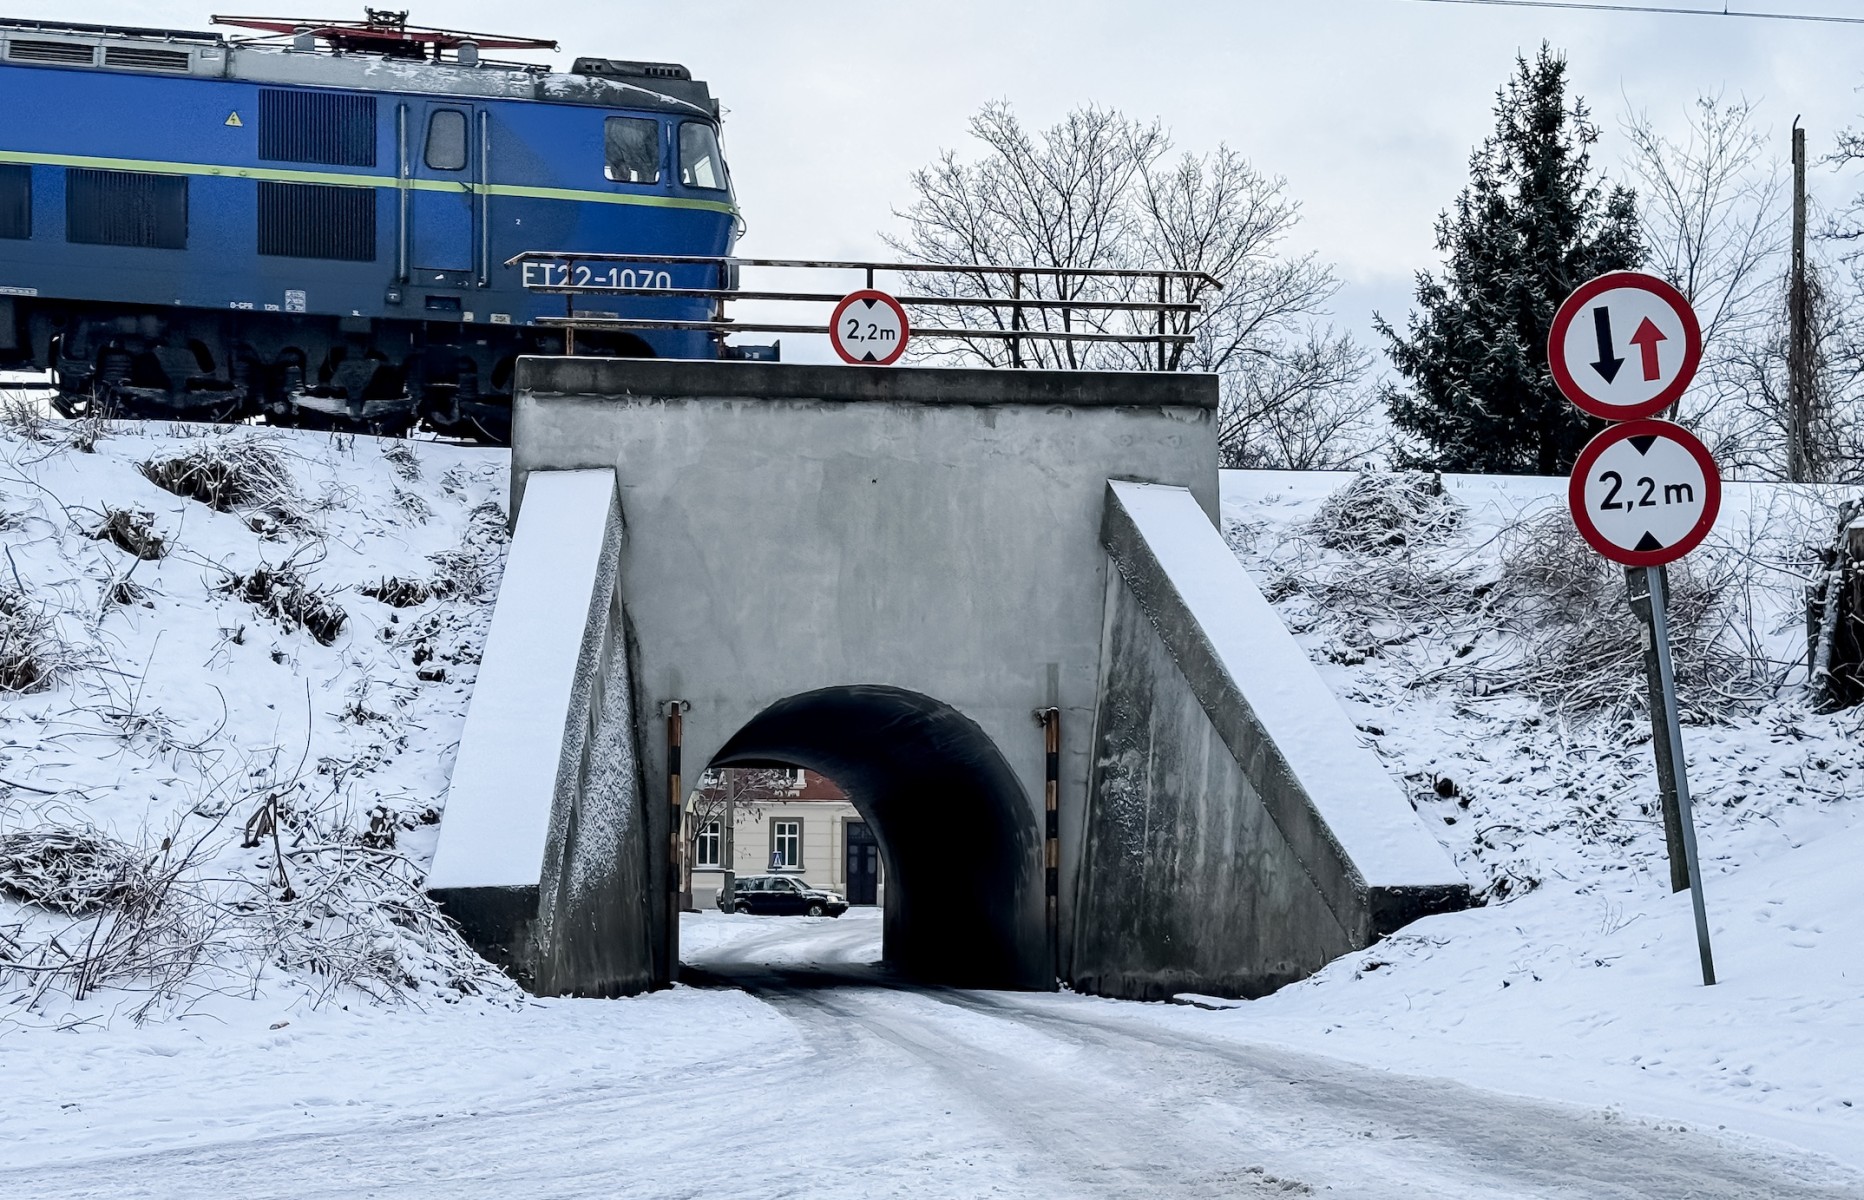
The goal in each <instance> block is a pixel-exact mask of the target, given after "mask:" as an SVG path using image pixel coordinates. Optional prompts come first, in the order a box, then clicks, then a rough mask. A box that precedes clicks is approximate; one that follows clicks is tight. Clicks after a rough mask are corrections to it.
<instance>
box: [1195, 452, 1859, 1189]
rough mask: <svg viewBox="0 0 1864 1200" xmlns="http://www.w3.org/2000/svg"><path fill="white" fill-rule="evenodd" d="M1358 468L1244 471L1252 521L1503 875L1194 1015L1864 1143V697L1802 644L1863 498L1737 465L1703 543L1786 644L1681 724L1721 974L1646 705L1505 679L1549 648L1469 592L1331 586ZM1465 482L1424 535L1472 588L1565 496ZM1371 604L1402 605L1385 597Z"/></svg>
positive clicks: (1404, 766) (1831, 1150) (1463, 831)
mask: <svg viewBox="0 0 1864 1200" xmlns="http://www.w3.org/2000/svg"><path fill="white" fill-rule="evenodd" d="M1348 478H1349V477H1345V476H1339V475H1287V474H1271V473H1231V474H1228V475H1226V477H1225V479H1224V491H1223V505H1224V507H1223V512H1224V517H1225V522H1226V525H1227V527H1228V531H1229V533H1230V536H1231V539H1232V542H1233V544H1235V545H1237V546H1238V548H1239V553H1240V554H1241V556H1242V558H1243V560H1244V562H1245V565H1247V566H1249V567H1250V569H1251V571H1252V573H1254V574H1256V575H1257V577H1258V578H1259V579H1260V580H1262V581H1263V582H1264V583H1265V586H1267V587H1269V588H1270V589H1271V592H1272V593H1273V594H1277V595H1280V596H1281V597H1283V598H1282V600H1281V603H1280V606H1279V607H1280V609H1281V611H1282V613H1283V615H1284V617H1285V618H1286V619H1287V620H1288V621H1289V623H1290V624H1291V625H1292V626H1294V627H1295V628H1296V629H1297V631H1298V633H1299V636H1300V637H1301V639H1302V640H1303V641H1304V643H1305V644H1307V645H1308V647H1309V649H1310V651H1311V652H1312V655H1313V657H1314V658H1315V660H1316V661H1317V662H1319V663H1321V664H1322V669H1323V672H1324V673H1325V674H1326V675H1327V677H1328V679H1329V681H1330V682H1331V683H1332V684H1333V686H1334V689H1335V691H1336V693H1337V694H1338V695H1340V696H1341V698H1342V700H1343V701H1344V703H1345V704H1346V705H1347V707H1348V710H1349V712H1351V714H1352V715H1353V716H1354V717H1355V719H1356V720H1357V721H1358V722H1359V724H1360V727H1361V729H1362V730H1363V731H1365V733H1366V736H1367V738H1368V740H1369V741H1370V742H1371V743H1372V744H1373V745H1374V746H1375V747H1376V748H1377V749H1378V751H1379V753H1380V754H1381V756H1383V758H1384V759H1385V761H1386V764H1387V766H1388V768H1389V769H1390V771H1391V772H1392V774H1393V775H1394V776H1396V777H1399V778H1400V779H1402V780H1403V781H1405V783H1406V785H1407V791H1409V792H1410V794H1411V795H1412V797H1413V800H1414V803H1415V804H1416V806H1417V807H1418V808H1419V810H1420V811H1421V812H1422V813H1423V814H1424V815H1425V818H1426V820H1428V821H1430V822H1431V823H1432V824H1433V825H1434V826H1435V827H1436V829H1437V833H1438V837H1439V838H1440V840H1442V841H1443V842H1444V844H1445V845H1446V846H1448V847H1449V848H1450V849H1451V850H1452V851H1453V852H1454V853H1455V854H1456V856H1457V858H1458V860H1459V862H1460V863H1461V865H1462V866H1463V868H1464V870H1465V871H1466V872H1467V873H1468V875H1469V876H1470V878H1471V880H1472V882H1475V883H1477V884H1478V885H1481V886H1486V887H1487V889H1488V892H1489V898H1490V900H1491V903H1490V904H1489V906H1488V907H1484V908H1478V909H1474V910H1472V911H1469V912H1465V913H1459V914H1454V915H1449V916H1443V917H1437V918H1432V919H1430V920H1426V921H1422V922H1419V923H1417V924H1416V925H1413V926H1411V927H1410V928H1408V929H1405V930H1403V931H1401V932H1400V933H1399V934H1397V935H1396V936H1394V937H1392V938H1389V939H1387V940H1386V941H1385V942H1383V943H1381V944H1379V945H1378V946H1375V947H1373V948H1372V949H1370V950H1368V951H1366V952H1364V953H1361V954H1356V955H1352V956H1349V957H1347V958H1345V959H1342V960H1340V961H1338V962H1336V963H1334V964H1333V965H1332V966H1330V967H1328V968H1327V969H1326V970H1324V971H1322V972H1321V973H1320V974H1319V975H1316V976H1315V977H1313V978H1311V979H1309V980H1307V981H1305V982H1303V983H1300V984H1296V985H1294V986H1292V987H1289V988H1286V989H1284V990H1283V991H1281V992H1280V993H1278V994H1276V995H1274V996H1271V997H1269V998H1267V999H1264V1000H1261V1001H1258V1002H1255V1003H1252V1004H1247V1005H1243V1006H1241V1007H1239V1008H1237V1009H1235V1010H1233V1011H1230V1012H1225V1013H1221V1014H1211V1015H1210V1016H1209V1017H1208V1018H1205V1017H1203V1016H1201V1015H1200V1016H1180V1017H1179V1018H1177V1019H1179V1020H1182V1021H1189V1022H1190V1023H1192V1024H1194V1025H1196V1026H1197V1027H1199V1028H1209V1029H1211V1030H1222V1031H1223V1034H1224V1036H1234V1037H1242V1038H1249V1039H1271V1040H1275V1041H1278V1042H1281V1043H1284V1044H1287V1045H1294V1046H1301V1047H1304V1048H1308V1049H1313V1050H1317V1051H1322V1052H1325V1053H1329V1054H1337V1055H1342V1056H1347V1057H1351V1058H1354V1059H1356V1060H1359V1061H1362V1062H1367V1063H1375V1064H1379V1065H1383V1066H1389V1067H1392V1068H1395V1069H1399V1070H1406V1071H1418V1072H1428V1073H1431V1074H1441V1075H1445V1076H1448V1077H1450V1078H1455V1079H1460V1080H1464V1081H1467V1082H1469V1083H1472V1084H1476V1085H1478V1086H1482V1087H1489V1088H1495V1089H1498V1090H1502V1091H1507V1092H1511V1093H1515V1094H1520V1095H1532V1096H1546V1097H1553V1098H1558V1099H1561V1100H1567V1101H1571V1102H1574V1103H1579V1104H1585V1105H1591V1106H1601V1107H1604V1106H1610V1107H1614V1108H1617V1109H1621V1110H1623V1111H1626V1112H1633V1113H1643V1114H1647V1115H1653V1116H1670V1117H1676V1118H1681V1119H1683V1120H1685V1121H1687V1122H1689V1123H1691V1124H1693V1125H1699V1126H1704V1127H1710V1126H1712V1127H1716V1128H1727V1129H1731V1130H1742V1131H1746V1132H1749V1133H1754V1134H1759V1135H1763V1136H1771V1137H1778V1138H1780V1139H1782V1140H1786V1141H1790V1142H1793V1143H1795V1144H1798V1145H1801V1146H1805V1147H1808V1148H1812V1149H1816V1150H1819V1151H1822V1152H1824V1153H1828V1154H1832V1155H1836V1156H1839V1157H1841V1158H1844V1159H1846V1160H1848V1161H1850V1162H1852V1163H1854V1164H1857V1165H1860V1166H1864V937H1860V935H1859V933H1858V926H1857V924H1856V914H1858V913H1859V912H1864V871H1860V870H1859V869H1858V866H1857V864H1858V863H1859V862H1860V861H1864V820H1861V819H1860V818H1861V817H1864V793H1861V791H1860V784H1861V783H1864V760H1861V759H1860V753H1859V747H1860V731H1861V730H1864V719H1861V718H1864V714H1860V713H1858V712H1851V713H1844V714H1838V715H1835V716H1819V715H1815V714H1812V713H1810V712H1808V711H1807V710H1806V708H1805V706H1804V703H1803V700H1802V698H1801V696H1800V694H1799V690H1798V685H1799V684H1800V682H1802V681H1803V675H1804V672H1803V669H1795V668H1794V667H1793V666H1792V663H1793V661H1794V660H1795V659H1800V658H1802V656H1803V653H1804V639H1805V634H1804V624H1803V621H1804V617H1803V610H1801V609H1799V608H1798V607H1797V605H1798V603H1799V602H1800V601H1799V597H1800V596H1801V595H1802V592H1801V590H1800V589H1801V587H1802V580H1801V577H1800V575H1799V574H1797V573H1796V570H1795V558H1796V554H1797V552H1798V551H1801V550H1803V548H1804V542H1805V539H1807V538H1822V537H1825V536H1828V535H1829V534H1830V533H1831V532H1832V528H1833V527H1832V526H1831V524H1830V521H1829V518H1828V517H1827V515H1826V514H1827V512H1829V508H1828V507H1827V504H1828V503H1829V501H1830V500H1832V499H1835V497H1832V496H1826V497H1819V496H1816V495H1812V494H1809V493H1808V494H1800V495H1794V494H1791V493H1788V492H1786V491H1784V490H1783V489H1778V488H1772V487H1762V486H1756V485H1742V484H1735V485H1731V486H1730V488H1729V495H1728V498H1727V503H1726V506H1725V507H1724V510H1723V516H1722V519H1721V522H1720V524H1719V526H1718V531H1717V534H1716V535H1715V537H1714V539H1713V540H1712V541H1711V543H1710V544H1709V545H1708V546H1706V547H1705V548H1704V549H1703V550H1701V551H1699V552H1698V553H1697V556H1695V559H1694V560H1692V565H1694V566H1695V567H1696V568H1697V569H1698V570H1699V571H1701V572H1702V573H1703V574H1705V575H1718V574H1726V575H1729V576H1730V577H1732V578H1734V579H1735V580H1736V581H1737V585H1731V586H1730V587H1729V588H1728V592H1729V595H1730V601H1731V604H1732V605H1733V606H1734V607H1735V608H1736V615H1737V617H1738V621H1739V629H1738V630H1737V631H1736V632H1737V633H1741V634H1747V633H1751V634H1752V636H1753V637H1754V639H1755V641H1756V643H1757V644H1758V645H1759V646H1760V647H1761V648H1762V649H1763V650H1764V651H1766V653H1767V655H1768V657H1769V658H1771V659H1772V660H1773V661H1774V663H1775V664H1777V666H1776V670H1777V673H1778V674H1777V678H1776V680H1775V681H1774V682H1775V683H1777V684H1778V685H1779V686H1778V687H1777V694H1776V692H1775V689H1774V688H1772V687H1770V688H1768V689H1766V691H1767V695H1765V696H1764V697H1763V698H1762V699H1761V701H1760V702H1759V703H1758V704H1756V705H1754V706H1753V707H1752V708H1751V710H1746V711H1741V710H1737V712H1736V713H1735V714H1734V715H1731V716H1730V717H1728V718H1727V719H1726V720H1725V721H1723V722H1722V723H1718V724H1709V725H1703V724H1694V725H1688V726H1685V728H1684V731H1683V739H1684V745H1685V751H1686V754H1687V757H1688V762H1689V773H1690V779H1691V787H1692V791H1693V794H1694V797H1695V809H1696V818H1697V823H1698V826H1699V829H1700V840H1701V852H1702V857H1703V864H1704V884H1705V892H1704V894H1705V896H1706V898H1707V904H1708V911H1709V916H1710V925H1711V931H1712V936H1713V940H1714V947H1715V961H1716V969H1717V974H1718V976H1719V978H1720V982H1719V983H1718V984H1717V986H1715V987H1713V988H1705V987H1703V986H1702V984H1701V977H1700V974H1699V967H1698V960H1697V954H1696V944H1695V931H1694V924H1693V920H1692V917H1691V913H1690V908H1689V902H1688V897H1687V895H1686V894H1684V895H1672V894H1671V892H1670V888H1669V880H1668V874H1667V866H1666V865H1665V859H1664V858H1663V835H1662V829H1661V825H1660V823H1659V819H1658V817H1657V815H1656V809H1655V801H1656V784H1655V779H1654V769H1653V767H1652V763H1651V751H1650V747H1649V744H1648V742H1647V741H1646V740H1645V739H1646V738H1647V737H1648V724H1647V722H1646V720H1645V718H1643V717H1642V716H1641V715H1632V716H1630V717H1628V718H1627V719H1623V720H1618V721H1614V720H1610V719H1595V720H1590V721H1586V720H1580V719H1578V718H1574V719H1572V720H1570V721H1568V720H1563V719H1562V718H1561V717H1560V716H1559V715H1558V714H1557V713H1549V711H1548V707H1547V706H1546V705H1545V704H1544V703H1543V702H1539V701H1536V700H1534V699H1531V698H1525V697H1523V696H1522V695H1520V694H1519V693H1518V692H1515V691H1511V690H1510V689H1508V688H1507V687H1505V686H1501V685H1502V684H1504V683H1506V682H1507V681H1510V680H1512V679H1516V678H1518V677H1519V674H1518V673H1517V672H1515V671H1513V670H1512V669H1511V664H1512V663H1514V662H1516V661H1517V659H1518V656H1519V655H1521V654H1522V653H1530V654H1531V653H1534V652H1535V648H1533V647H1526V648H1524V647H1523V646H1521V645H1520V644H1519V639H1515V638H1510V637H1509V636H1507V635H1505V634H1502V633H1499V632H1496V624H1497V622H1496V621H1495V620H1494V619H1493V616H1492V614H1490V613H1485V612H1483V611H1480V610H1465V609H1459V608H1458V606H1457V603H1455V602H1453V601H1452V600H1451V599H1450V598H1447V597H1433V598H1432V603H1433V604H1435V605H1436V606H1437V615H1436V616H1434V617H1431V618H1428V619H1423V620H1418V619H1416V618H1415V614H1413V616H1412V619H1410V620H1407V621H1404V622H1401V623H1399V624H1400V625H1402V628H1399V627H1395V626H1394V625H1392V624H1391V623H1383V624H1382V623H1381V621H1380V620H1378V619H1376V617H1377V615H1378V614H1377V609H1378V608H1379V606H1378V605H1371V606H1366V607H1365V608H1360V607H1359V606H1356V605H1335V606H1333V607H1329V606H1328V605H1327V604H1326V603H1323V602H1322V599H1317V598H1316V597H1317V596H1321V597H1322V598H1323V599H1324V598H1327V597H1331V598H1335V599H1337V598H1338V595H1339V593H1325V592H1323V588H1322V587H1321V586H1319V585H1317V584H1316V583H1315V582H1314V581H1316V580H1318V581H1320V583H1321V584H1324V583H1325V582H1327V581H1328V580H1330V579H1336V578H1338V577H1337V576H1334V575H1332V574H1331V573H1330V572H1331V570H1333V569H1335V568H1344V569H1345V571H1346V573H1347V577H1348V578H1349V579H1350V578H1351V577H1354V576H1367V575H1369V572H1368V570H1367V567H1366V561H1367V559H1366V556H1363V555H1360V556H1354V555H1347V554H1342V553H1340V552H1337V551H1329V550H1328V549H1326V548H1324V547H1322V546H1320V545H1319V544H1318V542H1317V539H1316V537H1315V535H1314V533H1313V529H1312V525H1311V522H1312V521H1313V520H1314V518H1315V516H1316V515H1317V514H1318V512H1319V510H1320V508H1321V505H1322V504H1323V502H1324V501H1325V499H1326V497H1328V496H1329V495H1330V494H1333V493H1335V492H1336V491H1338V490H1339V489H1340V488H1341V487H1342V486H1343V485H1344V484H1345V483H1346V482H1347V480H1348ZM1444 482H1445V484H1446V494H1447V496H1448V497H1449V499H1450V500H1451V501H1453V502H1454V504H1455V505H1456V506H1457V507H1458V508H1459V509H1460V510H1461V518H1460V520H1459V521H1458V522H1457V524H1456V528H1455V529H1454V530H1453V531H1452V532H1450V533H1449V534H1447V535H1446V536H1444V537H1442V538H1440V539H1437V540H1434V541H1433V540H1430V539H1425V540H1424V541H1423V544H1421V545H1419V546H1417V547H1415V548H1414V549H1413V552H1412V553H1413V561H1412V563H1411V566H1410V567H1409V568H1407V569H1406V571H1409V570H1415V571H1417V572H1419V573H1423V574H1427V575H1428V574H1433V573H1434V574H1436V575H1438V576H1440V577H1444V578H1452V579H1460V582H1458V583H1457V585H1456V586H1457V587H1460V588H1461V589H1462V590H1463V591H1464V592H1465V593H1467V592H1469V591H1471V590H1474V589H1479V588H1482V587H1483V586H1484V585H1490V584H1494V582H1495V581H1496V580H1497V578H1498V576H1499V575H1500V572H1501V569H1502V566H1503V562H1504V560H1505V559H1508V558H1510V557H1511V556H1512V557H1513V558H1515V559H1516V560H1519V559H1520V558H1521V557H1522V556H1523V555H1525V554H1527V553H1528V552H1529V551H1528V550H1527V549H1525V548H1524V547H1523V544H1522V542H1521V541H1520V540H1519V537H1518V535H1513V534H1510V533H1508V532H1506V531H1508V530H1511V529H1519V528H1521V527H1522V526H1523V523H1524V522H1525V523H1526V527H1527V528H1529V529H1536V530H1540V529H1544V527H1538V526H1536V525H1534V520H1535V518H1536V517H1537V516H1539V515H1541V514H1544V513H1547V512H1555V513H1557V512H1558V511H1559V506H1561V505H1563V503H1564V498H1563V494H1562V490H1563V483H1561V482H1559V481H1551V480H1532V479H1517V480H1498V479H1478V478H1449V479H1446V480H1445V481H1444ZM1459 572H1461V573H1465V574H1464V575H1462V576H1459V575H1458V573H1459ZM1404 573H1406V572H1399V574H1400V575H1402V574H1404ZM1392 577H1393V576H1386V575H1382V574H1371V575H1369V578H1370V581H1372V582H1376V583H1379V584H1380V586H1384V583H1385V581H1387V580H1389V579H1390V578H1392ZM1303 580H1306V581H1308V582H1306V583H1303V582H1302V581H1303ZM1345 594H1347V595H1351V591H1350V589H1346V591H1345ZM1612 599H1613V600H1615V601H1616V611H1615V612H1614V611H1610V610H1608V611H1607V612H1606V613H1605V618H1606V619H1607V620H1623V621H1629V619H1630V618H1629V614H1628V610H1626V609H1625V608H1624V607H1623V605H1624V601H1623V600H1622V592H1620V594H1619V595H1618V596H1614V597H1612ZM1343 610H1344V611H1343ZM1366 611H1371V612H1372V613H1373V616H1374V619H1370V620H1366V619H1357V618H1363V615H1364V612H1366ZM1472 629H1482V630H1486V631H1485V632H1483V633H1482V635H1481V636H1480V637H1477V636H1474V635H1473V634H1472ZM1471 646H1473V649H1470V648H1469V647H1471ZM1420 681H1422V682H1421V683H1420ZM1688 699H1689V697H1687V696H1685V701H1687V700H1688ZM1439 780H1449V781H1452V782H1453V784H1454V789H1453V794H1452V795H1449V796H1444V795H1440V794H1439V789H1438V788H1437V787H1436V786H1434V785H1435V784H1436V783H1437V782H1438V781H1439ZM1444 790H1451V789H1447V788H1446V789H1444Z"/></svg>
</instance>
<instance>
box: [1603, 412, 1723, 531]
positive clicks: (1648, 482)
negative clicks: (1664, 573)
mask: <svg viewBox="0 0 1864 1200" xmlns="http://www.w3.org/2000/svg"><path fill="white" fill-rule="evenodd" d="M1567 501H1568V503H1569V504H1571V506H1572V509H1573V524H1574V525H1576V526H1578V527H1579V533H1580V536H1582V537H1584V538H1585V539H1586V541H1587V542H1589V543H1590V544H1591V546H1592V548H1593V549H1594V550H1597V551H1598V552H1599V553H1600V554H1603V555H1604V556H1605V557H1606V558H1609V559H1611V560H1612V561H1613V562H1621V563H1623V564H1625V565H1626V566H1628V567H1660V566H1662V565H1663V564H1664V563H1668V562H1674V561H1676V560H1677V559H1679V558H1681V557H1683V555H1685V554H1688V553H1689V552H1690V551H1691V550H1694V549H1695V548H1696V547H1697V546H1699V545H1701V544H1702V539H1703V538H1705V537H1707V536H1709V530H1710V528H1711V527H1713V526H1714V524H1715V516H1716V514H1717V513H1719V512H1720V511H1721V507H1722V477H1721V472H1719V471H1718V470H1716V467H1715V460H1714V459H1713V458H1712V457H1710V456H1709V451H1708V447H1706V446H1704V445H1703V444H1702V443H1701V442H1700V441H1699V440H1697V438H1696V436H1695V435H1694V434H1692V433H1690V432H1689V431H1688V430H1687V429H1684V428H1683V427H1682V426H1681V425H1672V424H1671V423H1670V422H1668V421H1627V422H1625V423H1624V424H1622V425H1613V426H1611V427H1610V428H1609V429H1607V430H1606V431H1605V432H1604V433H1601V434H1599V436H1597V437H1595V438H1593V439H1592V440H1591V441H1590V442H1587V443H1586V448H1585V449H1583V450H1581V451H1580V452H1579V460H1578V461H1577V462H1575V463H1574V464H1573V477H1572V478H1571V479H1570V480H1568V481H1567Z"/></svg>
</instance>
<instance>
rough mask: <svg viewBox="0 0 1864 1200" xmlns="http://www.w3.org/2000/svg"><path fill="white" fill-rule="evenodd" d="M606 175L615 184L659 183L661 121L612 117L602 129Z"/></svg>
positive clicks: (645, 118)
mask: <svg viewBox="0 0 1864 1200" xmlns="http://www.w3.org/2000/svg"><path fill="white" fill-rule="evenodd" d="M602 150H603V157H604V159H605V160H606V162H605V165H604V167H603V174H605V175H606V176H608V178H610V179H612V180H614V181H615V182H616V183H659V182H660V122H658V121H655V120H652V119H650V118H647V117H610V118H609V119H608V120H607V121H606V122H604V123H603V127H602Z"/></svg>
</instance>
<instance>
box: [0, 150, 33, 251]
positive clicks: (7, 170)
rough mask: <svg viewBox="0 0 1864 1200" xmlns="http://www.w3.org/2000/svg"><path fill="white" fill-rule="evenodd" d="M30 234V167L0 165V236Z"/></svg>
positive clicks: (27, 235) (17, 236)
mask: <svg viewBox="0 0 1864 1200" xmlns="http://www.w3.org/2000/svg"><path fill="white" fill-rule="evenodd" d="M31 236H32V168H31V167H27V166H14V165H12V164H7V165H5V166H0V238H29V237H31Z"/></svg>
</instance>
